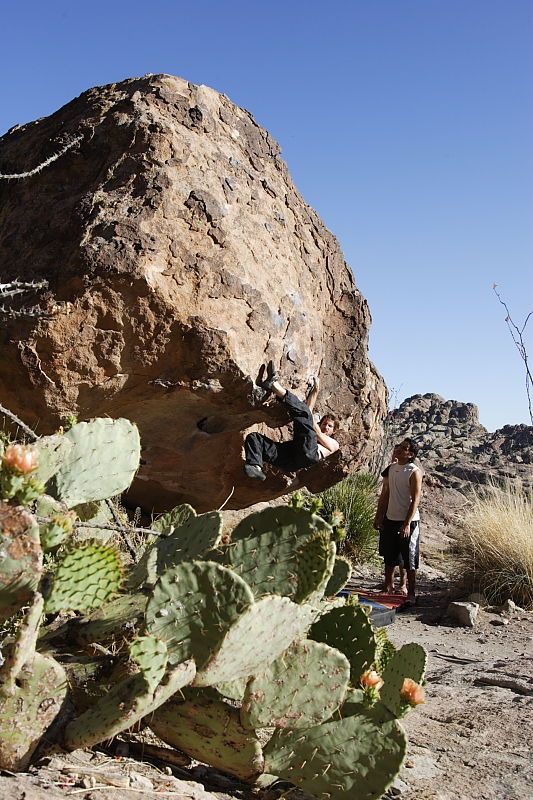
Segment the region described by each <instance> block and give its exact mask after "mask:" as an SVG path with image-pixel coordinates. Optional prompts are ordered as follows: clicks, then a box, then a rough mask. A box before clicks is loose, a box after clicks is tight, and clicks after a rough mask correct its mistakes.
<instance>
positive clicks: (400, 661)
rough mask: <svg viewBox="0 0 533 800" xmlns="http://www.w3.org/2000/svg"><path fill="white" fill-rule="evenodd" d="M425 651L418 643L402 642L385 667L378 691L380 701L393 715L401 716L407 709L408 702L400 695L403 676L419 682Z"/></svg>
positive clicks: (425, 659) (422, 676)
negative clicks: (381, 685) (381, 683)
mask: <svg viewBox="0 0 533 800" xmlns="http://www.w3.org/2000/svg"><path fill="white" fill-rule="evenodd" d="M426 662H427V653H426V651H425V650H424V648H423V647H421V646H420V645H419V644H415V643H414V642H411V643H410V644H404V646H403V647H401V648H400V649H399V650H397V651H396V653H394V655H393V656H392V658H391V659H390V660H389V662H388V663H387V666H386V667H385V669H384V671H383V674H382V678H383V681H384V685H383V688H382V689H381V692H380V698H381V702H382V703H383V705H384V706H386V707H387V708H388V710H389V711H390V712H391V713H392V714H394V716H395V717H403V716H404V715H405V714H406V713H407V711H408V710H409V703H408V702H406V701H405V700H404V699H403V698H402V695H401V689H402V686H403V682H404V680H405V678H410V679H411V680H412V681H414V682H415V683H417V684H420V683H421V681H422V680H423V678H424V672H425V670H426Z"/></svg>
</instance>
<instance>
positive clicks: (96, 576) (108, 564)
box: [46, 544, 122, 614]
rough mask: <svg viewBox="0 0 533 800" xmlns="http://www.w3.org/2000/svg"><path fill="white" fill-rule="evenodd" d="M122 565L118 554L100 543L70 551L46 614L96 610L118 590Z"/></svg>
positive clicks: (60, 567)
mask: <svg viewBox="0 0 533 800" xmlns="http://www.w3.org/2000/svg"><path fill="white" fill-rule="evenodd" d="M121 580H122V565H121V563H120V559H119V557H118V553H117V551H116V550H115V549H114V548H112V547H105V546H104V545H98V544H86V545H82V546H80V547H78V548H76V549H75V550H71V551H70V552H67V553H66V554H65V555H64V556H63V559H62V560H61V562H60V563H59V564H58V565H57V567H56V570H55V573H54V578H53V583H52V588H51V590H50V593H49V595H48V597H47V599H46V611H47V613H49V614H51V613H54V612H56V611H62V610H64V611H66V610H69V609H73V610H75V611H86V610H88V609H91V608H96V607H98V606H100V605H102V604H103V603H105V602H106V600H109V598H110V597H111V596H112V595H113V594H114V593H115V592H116V591H117V590H118V588H119V587H120V582H121Z"/></svg>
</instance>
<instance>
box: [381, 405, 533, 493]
mask: <svg viewBox="0 0 533 800" xmlns="http://www.w3.org/2000/svg"><path fill="white" fill-rule="evenodd" d="M386 427H387V431H388V436H387V438H388V440H389V449H390V444H391V442H396V441H399V440H400V439H402V438H403V437H405V436H410V437H412V438H413V439H415V440H416V442H417V444H418V446H419V448H420V449H419V461H420V463H421V464H422V465H423V467H424V470H425V471H426V473H427V478H426V480H427V481H429V482H430V484H431V483H433V484H434V485H439V486H443V487H448V488H454V489H458V490H459V491H462V490H464V489H465V488H467V487H468V486H469V485H472V484H474V485H475V484H485V483H488V482H491V481H492V482H496V483H498V482H501V481H502V480H503V481H505V480H519V481H521V483H522V484H523V486H524V487H525V488H532V487H533V427H531V426H528V425H505V426H504V427H503V428H500V429H499V430H497V431H495V432H494V433H489V431H487V429H486V428H485V427H483V425H480V423H479V416H478V409H477V407H476V406H475V405H474V404H473V403H461V402H458V401H456V400H444V398H442V397H440V396H439V395H437V394H424V395H420V394H416V395H414V396H413V397H409V398H407V399H406V400H404V402H403V403H402V404H401V405H400V407H399V408H397V409H395V410H394V411H392V412H391V413H390V414H389V416H388V420H387V424H386Z"/></svg>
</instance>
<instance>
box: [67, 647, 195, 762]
mask: <svg viewBox="0 0 533 800" xmlns="http://www.w3.org/2000/svg"><path fill="white" fill-rule="evenodd" d="M195 671H196V668H195V665H194V661H187V662H185V663H183V664H179V665H178V666H176V667H174V668H173V669H172V670H170V671H169V672H168V673H167V674H166V675H165V677H164V679H163V681H162V682H161V683H160V684H159V685H158V686H157V687H156V688H155V689H152V688H150V686H149V684H148V681H147V680H146V678H145V676H144V674H143V673H142V672H141V673H139V674H138V675H133V676H131V677H129V678H126V679H125V680H123V681H122V682H121V683H119V684H117V685H116V686H115V687H113V689H111V691H110V692H108V694H106V695H105V697H103V698H101V699H100V700H98V701H97V703H96V704H95V705H94V706H93V707H92V708H90V709H88V710H87V711H86V712H85V713H84V714H82V715H81V716H80V717H78V718H77V719H75V720H74V721H73V722H71V723H70V724H69V725H67V728H66V730H65V745H66V747H67V748H68V749H69V750H77V749H78V748H79V747H91V746H92V745H93V744H97V743H98V742H102V741H104V740H105V739H111V737H113V736H117V735H118V734H119V733H122V731H125V730H127V729H128V728H131V727H132V726H133V725H135V724H136V723H137V722H140V720H141V719H142V718H143V717H145V716H148V715H151V714H152V713H153V712H154V711H155V710H156V709H157V708H159V706H160V705H162V704H163V703H165V702H166V701H167V700H168V699H169V698H170V697H172V695H173V694H176V692H178V691H179V690H180V689H182V688H183V687H184V686H187V685H188V684H189V683H190V682H191V681H192V679H193V678H194V674H195Z"/></svg>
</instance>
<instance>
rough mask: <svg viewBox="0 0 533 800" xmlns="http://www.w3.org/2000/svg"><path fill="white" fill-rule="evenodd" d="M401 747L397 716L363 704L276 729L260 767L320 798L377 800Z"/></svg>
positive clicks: (393, 771) (397, 761)
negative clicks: (305, 724) (309, 723)
mask: <svg viewBox="0 0 533 800" xmlns="http://www.w3.org/2000/svg"><path fill="white" fill-rule="evenodd" d="M406 749H407V741H406V738H405V734H404V733H403V731H402V729H401V727H400V726H399V724H398V723H397V721H396V720H395V719H392V718H389V719H388V720H385V721H383V720H381V719H379V716H378V715H377V714H375V713H374V709H372V708H369V709H365V710H364V711H362V712H361V713H360V714H356V715H354V716H351V717H346V718H345V719H342V720H338V721H333V720H332V721H329V722H326V723H324V724H323V725H318V726H317V727H314V728H309V729H307V730H306V731H295V732H291V733H289V732H285V731H277V732H276V733H275V734H274V736H273V737H272V739H271V740H270V741H269V742H268V744H267V745H266V747H265V771H266V772H269V773H272V774H275V775H277V776H278V777H280V778H284V779H285V780H288V781H290V782H291V783H293V784H295V785H296V786H297V787H298V788H299V789H302V790H303V791H304V792H309V793H310V794H312V795H313V796H315V797H316V798H319V799H320V800H330V798H331V800H353V798H354V797H357V798H360V800H378V799H379V798H381V797H382V796H383V794H384V792H385V791H386V789H387V787H388V786H390V784H391V783H392V781H393V780H394V778H395V777H396V775H397V774H398V772H399V770H400V767H401V765H402V763H403V759H404V757H405V752H406Z"/></svg>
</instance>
